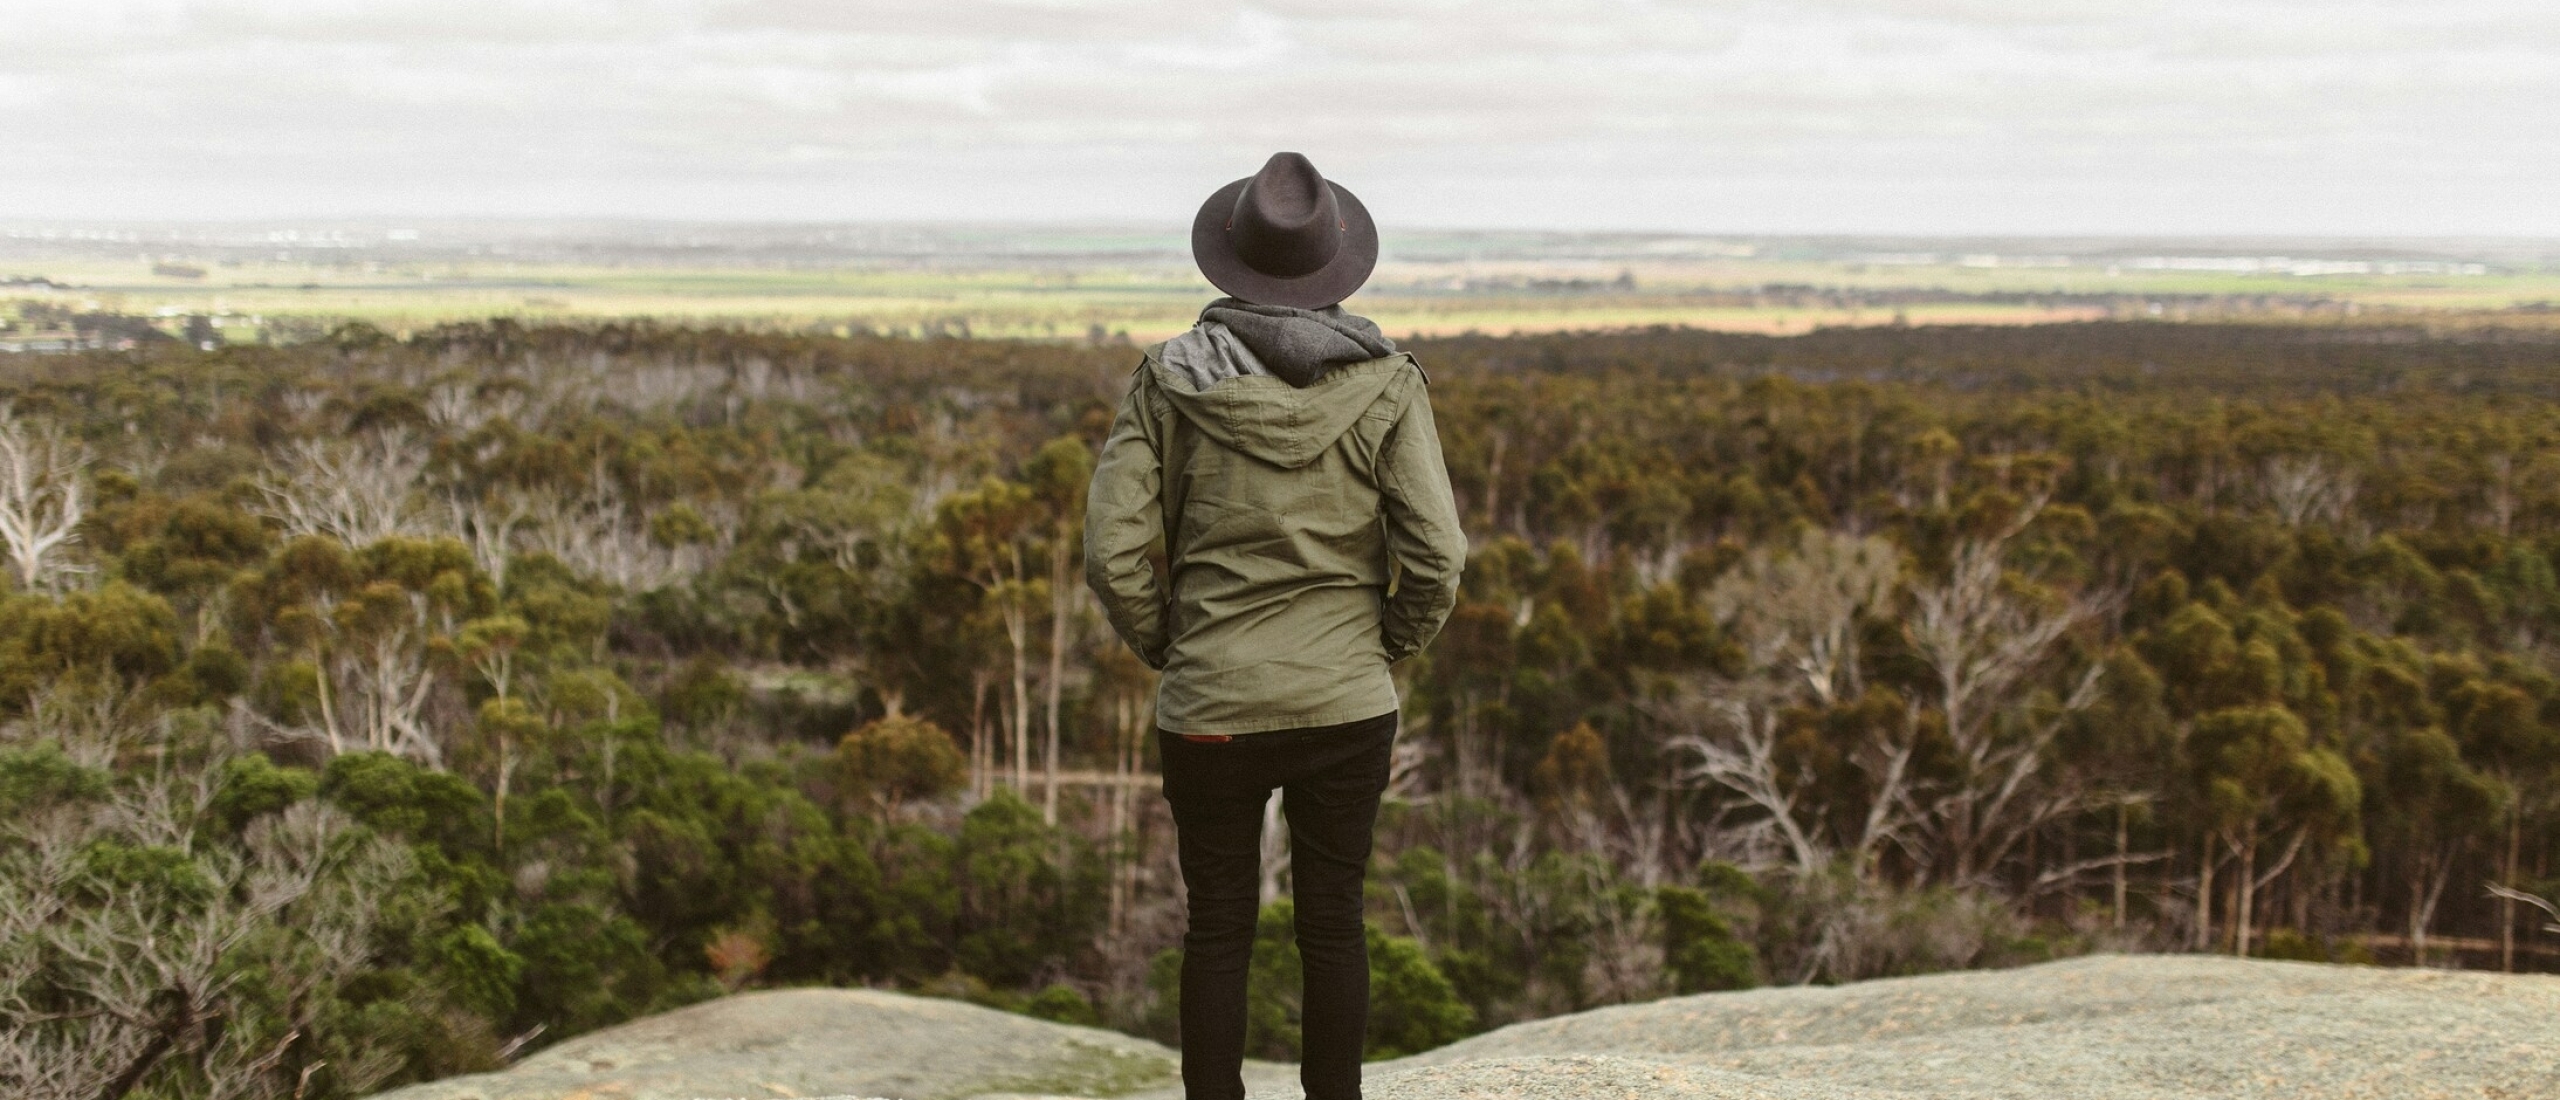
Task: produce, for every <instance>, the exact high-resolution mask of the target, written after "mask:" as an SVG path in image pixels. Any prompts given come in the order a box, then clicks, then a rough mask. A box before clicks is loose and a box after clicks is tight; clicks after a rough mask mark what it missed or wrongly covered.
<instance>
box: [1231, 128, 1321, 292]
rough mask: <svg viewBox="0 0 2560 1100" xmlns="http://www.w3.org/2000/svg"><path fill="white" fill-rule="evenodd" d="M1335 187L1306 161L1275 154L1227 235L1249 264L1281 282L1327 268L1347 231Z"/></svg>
mask: <svg viewBox="0 0 2560 1100" xmlns="http://www.w3.org/2000/svg"><path fill="white" fill-rule="evenodd" d="M1347 231H1348V230H1347V228H1346V226H1345V225H1344V223H1343V219H1342V210H1341V204H1340V203H1339V202H1337V201H1336V200H1335V199H1334V195H1333V188H1332V186H1331V185H1329V184H1327V183H1325V180H1324V176H1323V174H1322V173H1319V172H1317V171H1316V166H1315V165H1314V164H1313V163H1311V162H1309V161H1308V160H1307V158H1306V157H1304V156H1301V155H1299V154H1297V153H1274V154H1272V155H1271V159H1270V160H1269V161H1266V162H1264V164H1263V166H1262V171H1260V172H1257V173H1254V176H1253V178H1252V179H1251V180H1250V181H1247V182H1246V183H1245V185H1244V190H1243V191H1242V192H1241V193H1239V194H1237V195H1236V207H1235V212H1234V214H1233V215H1232V216H1230V217H1229V218H1228V219H1227V236H1228V239H1229V241H1230V242H1231V243H1232V244H1233V246H1234V248H1235V254H1236V258H1237V259H1239V260H1242V261H1244V263H1245V266H1247V267H1250V268H1252V269H1254V270H1255V271H1259V272H1261V273H1263V274H1265V275H1270V276H1274V277H1277V278H1283V279H1288V278H1296V277H1298V276H1301V275H1305V274H1308V273H1310V272H1313V271H1318V270H1321V269H1323V267H1324V266H1325V265H1326V264H1329V263H1332V262H1333V258H1334V256H1335V255H1336V254H1338V253H1340V252H1341V251H1342V238H1343V236H1344V234H1345V233H1346V232H1347Z"/></svg>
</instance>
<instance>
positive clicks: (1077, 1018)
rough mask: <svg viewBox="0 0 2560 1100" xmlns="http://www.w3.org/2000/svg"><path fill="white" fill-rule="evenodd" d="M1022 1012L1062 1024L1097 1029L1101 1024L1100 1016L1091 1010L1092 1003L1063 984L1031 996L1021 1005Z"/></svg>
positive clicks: (1069, 986)
mask: <svg viewBox="0 0 2560 1100" xmlns="http://www.w3.org/2000/svg"><path fill="white" fill-rule="evenodd" d="M1022 1011H1023V1012H1024V1013H1025V1014H1027V1015H1032V1016H1037V1017H1039V1018H1041V1019H1043V1020H1052V1021H1055V1022H1057V1023H1062V1024H1082V1025H1084V1026H1086V1027H1098V1026H1100V1025H1101V1023H1102V1014H1101V1013H1099V1012H1096V1011H1094V1010H1093V1002H1092V1001H1089V1000H1086V999H1085V995H1084V994H1082V993H1078V992H1076V988H1075V987H1074V986H1071V985H1067V984H1064V983H1054V984H1052V985H1050V986H1049V987H1048V988H1046V989H1043V990H1041V991H1040V992H1038V993H1034V994H1032V995H1031V999H1030V1000H1029V1001H1027V1002H1025V1003H1024V1004H1023V1006H1022Z"/></svg>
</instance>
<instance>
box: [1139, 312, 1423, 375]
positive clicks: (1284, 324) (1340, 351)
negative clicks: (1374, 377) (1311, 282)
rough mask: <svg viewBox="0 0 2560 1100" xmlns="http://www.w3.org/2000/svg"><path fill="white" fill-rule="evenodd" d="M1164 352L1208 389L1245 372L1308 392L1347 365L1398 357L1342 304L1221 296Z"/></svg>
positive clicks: (1367, 323) (1365, 320)
mask: <svg viewBox="0 0 2560 1100" xmlns="http://www.w3.org/2000/svg"><path fill="white" fill-rule="evenodd" d="M1220 330H1223V331H1220ZM1237 345H1241V348H1238V347H1237ZM1165 350H1166V352H1167V359H1168V361H1169V363H1170V365H1172V366H1174V367H1176V368H1177V369H1180V370H1182V371H1183V372H1184V373H1186V374H1188V375H1190V376H1191V378H1192V381H1193V383H1194V384H1195V385H1198V386H1199V387H1200V388H1202V389H1206V388H1208V386H1209V385H1213V384H1215V383H1216V382H1218V381H1220V380H1222V379H1224V378H1229V377H1234V376H1236V375H1240V374H1270V375H1273V376H1275V377H1278V378H1279V379H1280V380H1281V381H1284V382H1287V383H1289V384H1290V385H1292V386H1305V385H1309V384H1311V383H1313V382H1314V381H1315V380H1316V379H1318V378H1322V377H1324V375H1325V372H1327V371H1330V370H1332V369H1333V368H1335V367H1338V366H1341V365H1343V364H1345V363H1361V362H1366V361H1368V360H1371V359H1381V358H1385V357H1386V356H1390V355H1393V354H1395V353H1396V342H1395V341H1393V340H1390V339H1388V338H1387V334H1386V333H1384V332H1381V331H1379V330H1378V326H1377V325H1376V324H1375V323H1374V322H1372V321H1370V320H1369V319H1368V318H1366V317H1361V316H1358V315H1356V314H1350V313H1345V312H1343V311H1342V307H1341V306H1338V305H1334V306H1326V307H1324V308H1323V309H1294V308H1291V307H1289V306H1266V305H1256V304H1254V303H1252V302H1245V301H1239V300H1237V299H1234V298H1220V299H1218V300H1217V301H1214V302H1211V303H1209V305H1208V308H1206V309H1203V310H1201V311H1200V325H1199V326H1198V327H1197V328H1194V329H1192V330H1191V332H1189V333H1185V334H1184V335H1183V337H1181V338H1179V339H1176V340H1175V341H1174V342H1173V343H1172V344H1169V345H1167V346H1166V349H1165ZM1238 350H1241V351H1243V352H1245V353H1247V354H1245V355H1237V354H1236V352H1237V351H1238ZM1256 368H1260V369H1256Z"/></svg>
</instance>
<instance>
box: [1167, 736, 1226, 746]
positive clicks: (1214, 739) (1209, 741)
mask: <svg viewBox="0 0 2560 1100" xmlns="http://www.w3.org/2000/svg"><path fill="white" fill-rule="evenodd" d="M1174 736H1176V737H1179V738H1181V739H1183V740H1185V741H1196V742H1199V743H1201V744H1204V745H1217V744H1223V743H1225V742H1228V741H1233V740H1235V738H1233V737H1230V736H1228V735H1226V734H1223V733H1177V734H1174Z"/></svg>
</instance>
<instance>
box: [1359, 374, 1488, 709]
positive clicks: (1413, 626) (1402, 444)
mask: <svg viewBox="0 0 2560 1100" xmlns="http://www.w3.org/2000/svg"><path fill="white" fill-rule="evenodd" d="M1416 388H1417V390H1418V391H1419V392H1418V393H1417V394H1416V395H1415V398H1414V400H1413V401H1411V402H1410V403H1408V404H1407V405H1406V406H1405V409H1404V414H1403V415H1402V416H1401V417H1399V418H1398V419H1397V421H1396V424H1395V426H1394V427H1393V428H1390V429H1388V431H1387V437H1386V441H1385V443H1384V444H1383V445H1382V446H1381V447H1380V448H1379V461H1378V467H1379V477H1378V488H1379V491H1380V492H1381V493H1382V494H1383V495H1384V496H1385V498H1386V533H1387V555H1388V558H1389V560H1390V561H1392V562H1393V563H1394V564H1395V566H1396V568H1397V569H1398V570H1399V571H1400V575H1399V576H1398V578H1397V580H1396V582H1395V589H1394V592H1393V594H1392V595H1390V596H1388V597H1387V617H1386V626H1385V631H1384V634H1385V638H1384V640H1385V642H1386V649H1387V661H1388V662H1389V663H1394V662H1396V661H1401V660H1403V659H1405V658H1407V657H1410V656H1413V655H1414V654H1416V653H1419V652H1421V651H1422V647H1424V646H1426V645H1429V644H1431V639H1432V637H1433V636H1435V635H1437V634H1439V633H1440V625H1441V624H1442V623H1444V622H1447V621H1448V618H1449V609H1450V608H1452V607H1454V606H1456V605H1457V602H1458V574H1459V571H1461V570H1463V569H1465V568H1466V564H1467V535H1466V532H1465V531H1463V530H1461V529H1459V526H1458V504H1457V497H1456V494H1454V493H1452V492H1450V490H1449V468H1448V466H1447V465H1446V464H1445V463H1444V462H1443V461H1442V459H1441V457H1440V432H1439V428H1438V427H1437V426H1436V425H1435V424H1434V423H1433V422H1432V419H1431V394H1430V391H1428V390H1427V389H1422V388H1421V387H1419V386H1417V387H1416Z"/></svg>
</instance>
